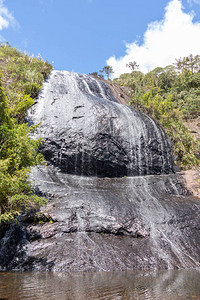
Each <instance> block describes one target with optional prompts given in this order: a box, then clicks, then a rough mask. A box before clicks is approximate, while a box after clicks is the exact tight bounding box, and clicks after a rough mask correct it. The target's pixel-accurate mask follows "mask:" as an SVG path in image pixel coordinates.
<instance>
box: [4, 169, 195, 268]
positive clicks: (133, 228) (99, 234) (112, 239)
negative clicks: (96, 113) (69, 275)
mask: <svg viewBox="0 0 200 300" xmlns="http://www.w3.org/2000/svg"><path fill="white" fill-rule="evenodd" d="M32 177H33V179H34V181H36V182H37V187H38V189H39V190H40V191H41V192H42V193H43V194H45V195H46V196H48V198H49V203H48V205H47V206H46V207H45V208H44V209H43V213H44V214H45V215H46V216H48V218H49V220H51V222H49V221H48V220H47V221H46V222H43V223H41V222H40V223H39V222H38V223H33V224H31V223H30V222H28V219H26V218H25V219H24V223H25V226H23V227H20V228H19V229H18V231H17V230H16V229H15V230H10V231H7V233H6V234H5V235H4V237H3V239H2V243H1V244H0V249H1V251H0V253H4V254H6V260H5V259H4V255H1V256H0V266H4V267H6V268H7V269H14V268H15V269H18V270H28V271H30V270H38V271H48V270H51V271H66V272H74V271H112V270H126V269H142V270H145V269H167V268H195V267H199V266H200V262H199V255H200V243H199V240H200V202H199V200H197V199H195V198H192V197H188V196H186V194H187V191H186V190H185V188H184V185H183V183H182V181H181V180H180V178H179V177H178V176H177V175H175V174H173V175H159V176H158V175H157V176H144V177H142V176H140V177H125V178H98V177H82V176H77V175H69V174H66V173H62V172H60V171H59V170H58V169H56V168H55V167H53V166H48V167H40V168H34V170H33V172H32ZM23 230H24V234H22V232H23ZM16 236H18V238H16ZM25 238H26V240H25ZM1 246H2V247H3V248H1ZM6 249H14V251H11V252H9V251H10V250H9V251H7V252H6ZM2 250H3V251H2ZM9 253H11V254H12V255H11V256H10V258H9V256H8V254H9Z"/></svg>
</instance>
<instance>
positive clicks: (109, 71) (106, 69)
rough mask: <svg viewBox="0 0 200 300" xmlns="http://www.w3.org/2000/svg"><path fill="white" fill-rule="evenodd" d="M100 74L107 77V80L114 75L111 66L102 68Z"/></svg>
mask: <svg viewBox="0 0 200 300" xmlns="http://www.w3.org/2000/svg"><path fill="white" fill-rule="evenodd" d="M100 72H101V73H102V74H103V75H105V76H107V80H110V79H111V76H112V74H113V73H114V71H113V68H112V67H111V66H105V67H103V69H102V70H100Z"/></svg>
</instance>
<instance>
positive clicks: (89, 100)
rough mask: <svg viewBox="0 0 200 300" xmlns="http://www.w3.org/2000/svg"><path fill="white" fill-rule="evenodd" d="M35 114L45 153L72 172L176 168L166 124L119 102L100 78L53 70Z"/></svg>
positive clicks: (144, 171)
mask: <svg viewBox="0 0 200 300" xmlns="http://www.w3.org/2000/svg"><path fill="white" fill-rule="evenodd" d="M30 117H31V119H32V121H33V123H41V126H40V128H39V136H41V137H43V138H44V139H45V140H46V142H45V144H44V147H43V153H44V155H45V157H46V158H47V160H49V161H50V162H51V163H52V164H53V165H56V166H58V167H60V168H61V170H63V171H65V172H67V173H72V174H78V175H81V174H82V175H94V176H108V177H118V176H125V175H128V176H132V175H145V174H160V173H166V174H168V173H172V172H173V157H172V154H171V145H170V142H169V140H168V138H167V136H166V135H165V134H164V132H163V130H162V128H160V127H158V126H157V125H156V124H155V122H154V121H153V120H152V119H150V118H149V117H148V116H146V115H144V114H141V113H139V112H138V111H136V110H135V109H133V108H130V107H128V106H125V105H122V104H119V103H117V100H116V99H115V98H114V97H113V95H112V94H111V92H110V91H109V89H108V87H107V86H106V85H105V83H102V82H100V81H98V80H96V79H95V78H92V77H89V76H87V75H78V74H75V73H69V72H58V71H53V72H52V75H51V77H50V78H49V80H48V82H46V83H45V85H44V88H43V92H42V93H41V94H40V97H39V99H38V103H37V104H36V105H35V106H33V108H32V114H31V113H30ZM47 123H48V126H46V124H47ZM51 147H54V151H53V152H52V151H51V150H50V151H49V149H50V148H51Z"/></svg>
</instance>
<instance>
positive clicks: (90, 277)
mask: <svg viewBox="0 0 200 300" xmlns="http://www.w3.org/2000/svg"><path fill="white" fill-rule="evenodd" d="M0 299H1V300H2V299H16V300H18V299H20V300H23V299H29V300H37V299H39V300H43V299H45V300H51V299H56V300H63V299H64V300H65V299H66V300H76V299H78V300H86V299H87V300H90V299H104V300H107V299H113V300H118V299H119V300H121V299H125V300H127V299H155V300H157V299H159V300H160V299H161V300H169V299H170V300H176V299H183V300H186V299H200V270H176V271H162V272H161V271H159V272H135V271H134V272H133V271H127V272H109V273H105V272H104V273H101V272H98V273H70V274H69V273H41V272H40V273H15V272H10V273H9V272H1V273H0Z"/></svg>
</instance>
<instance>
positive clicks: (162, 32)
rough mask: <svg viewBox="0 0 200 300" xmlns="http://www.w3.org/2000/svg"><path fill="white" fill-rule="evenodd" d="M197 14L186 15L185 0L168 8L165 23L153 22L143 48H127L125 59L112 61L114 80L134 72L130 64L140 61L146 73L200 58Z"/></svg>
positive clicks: (135, 45) (111, 58)
mask: <svg viewBox="0 0 200 300" xmlns="http://www.w3.org/2000/svg"><path fill="white" fill-rule="evenodd" d="M193 18H194V13H193V12H191V13H185V12H184V11H183V6H182V2H181V0H172V1H170V2H169V3H168V5H167V7H166V8H165V16H164V18H163V20H161V21H156V22H152V23H150V24H149V25H148V28H147V30H146V32H145V33H144V40H143V43H142V44H141V45H139V44H138V43H137V41H135V42H133V43H131V44H126V54H125V55H124V56H123V57H120V58H116V57H115V56H112V57H110V58H109V59H108V60H107V64H108V65H110V66H112V67H113V70H114V77H119V76H120V74H123V73H127V72H130V69H129V68H127V67H126V64H127V63H129V62H131V61H136V62H137V63H138V64H139V66H140V67H139V69H140V70H141V71H142V72H144V73H146V72H148V71H149V70H152V69H154V68H156V67H158V66H159V67H165V66H167V65H169V64H172V63H173V62H175V59H176V58H179V57H184V56H188V55H190V54H194V55H196V54H200V43H199V37H200V23H194V22H193Z"/></svg>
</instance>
